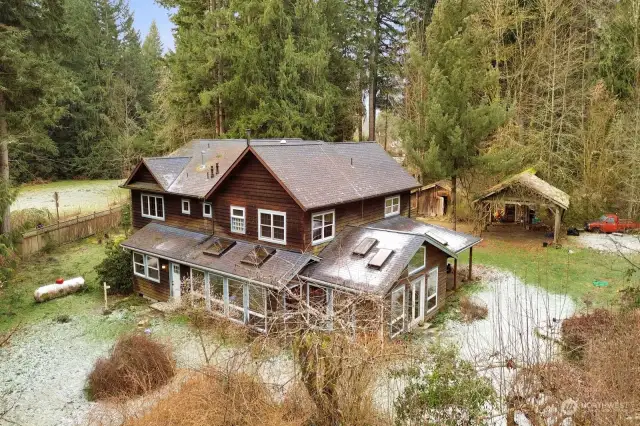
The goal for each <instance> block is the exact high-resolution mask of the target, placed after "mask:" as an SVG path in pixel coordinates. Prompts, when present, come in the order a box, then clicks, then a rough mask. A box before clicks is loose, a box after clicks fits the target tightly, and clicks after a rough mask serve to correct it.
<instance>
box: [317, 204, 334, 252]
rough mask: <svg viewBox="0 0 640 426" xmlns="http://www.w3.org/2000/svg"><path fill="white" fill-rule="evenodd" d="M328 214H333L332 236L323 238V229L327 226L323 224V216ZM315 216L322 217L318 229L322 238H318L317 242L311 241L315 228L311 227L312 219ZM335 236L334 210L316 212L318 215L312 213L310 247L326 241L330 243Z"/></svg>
mask: <svg viewBox="0 0 640 426" xmlns="http://www.w3.org/2000/svg"><path fill="white" fill-rule="evenodd" d="M328 213H332V214H333V222H332V223H331V229H332V235H331V236H330V237H325V236H324V227H325V226H326V225H327V224H325V223H324V215H325V214H328ZM316 216H322V226H321V227H320V229H322V238H320V239H319V240H315V241H314V240H313V231H314V230H315V228H314V227H313V218H314V217H316ZM335 236H336V211H335V210H326V211H323V212H318V213H313V214H312V215H311V245H312V246H316V245H318V244H322V243H326V242H327V241H331V240H333V239H334V238H335Z"/></svg>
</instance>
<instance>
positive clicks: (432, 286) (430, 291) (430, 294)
mask: <svg viewBox="0 0 640 426" xmlns="http://www.w3.org/2000/svg"><path fill="white" fill-rule="evenodd" d="M437 306H438V268H433V269H432V270H430V271H429V275H428V277H427V309H426V310H427V312H431V311H433V310H434V309H435V308H436V307H437Z"/></svg>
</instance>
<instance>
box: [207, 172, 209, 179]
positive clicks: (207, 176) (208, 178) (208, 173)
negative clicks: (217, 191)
mask: <svg viewBox="0 0 640 426" xmlns="http://www.w3.org/2000/svg"><path fill="white" fill-rule="evenodd" d="M207 180H209V172H207Z"/></svg>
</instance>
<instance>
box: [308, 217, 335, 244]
mask: <svg viewBox="0 0 640 426" xmlns="http://www.w3.org/2000/svg"><path fill="white" fill-rule="evenodd" d="M335 228H336V212H335V210H331V211H326V212H322V213H315V214H314V215H312V216H311V240H312V242H313V244H314V245H315V244H321V243H324V242H326V241H329V240H332V239H333V237H334V236H335Z"/></svg>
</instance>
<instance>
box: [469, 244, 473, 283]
mask: <svg viewBox="0 0 640 426" xmlns="http://www.w3.org/2000/svg"><path fill="white" fill-rule="evenodd" d="M472 268H473V247H471V248H470V249H469V281H471V280H472V279H473V272H472V270H473V269H472Z"/></svg>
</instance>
